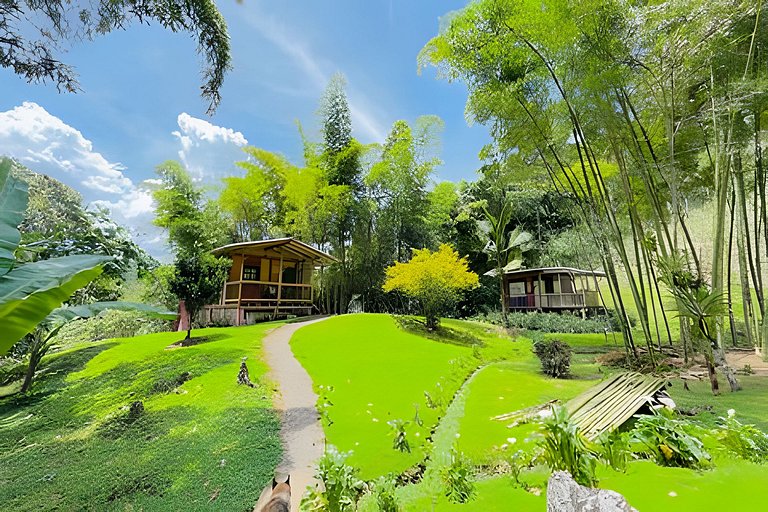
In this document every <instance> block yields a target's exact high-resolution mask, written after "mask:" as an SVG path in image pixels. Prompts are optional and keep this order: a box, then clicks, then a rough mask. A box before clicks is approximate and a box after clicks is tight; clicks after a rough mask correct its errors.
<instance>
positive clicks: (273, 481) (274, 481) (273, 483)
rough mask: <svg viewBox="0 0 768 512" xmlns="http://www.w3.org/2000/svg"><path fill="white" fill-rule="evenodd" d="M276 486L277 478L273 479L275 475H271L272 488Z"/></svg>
mask: <svg viewBox="0 0 768 512" xmlns="http://www.w3.org/2000/svg"><path fill="white" fill-rule="evenodd" d="M275 487H277V480H275V477H272V488H273V489H274V488H275Z"/></svg>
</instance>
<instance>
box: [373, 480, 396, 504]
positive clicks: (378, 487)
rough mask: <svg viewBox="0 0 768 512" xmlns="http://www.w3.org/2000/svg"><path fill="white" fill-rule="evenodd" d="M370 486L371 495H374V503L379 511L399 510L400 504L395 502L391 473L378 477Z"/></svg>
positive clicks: (393, 482) (393, 481)
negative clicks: (371, 488) (371, 489)
mask: <svg viewBox="0 0 768 512" xmlns="http://www.w3.org/2000/svg"><path fill="white" fill-rule="evenodd" d="M372 487H373V495H374V496H375V497H376V505H377V506H378V507H379V510H380V511H381V512H398V511H399V510H400V506H399V505H398V504H397V495H396V494H395V478H394V476H393V475H386V476H382V477H380V478H378V479H377V480H376V481H374V482H373V486H372Z"/></svg>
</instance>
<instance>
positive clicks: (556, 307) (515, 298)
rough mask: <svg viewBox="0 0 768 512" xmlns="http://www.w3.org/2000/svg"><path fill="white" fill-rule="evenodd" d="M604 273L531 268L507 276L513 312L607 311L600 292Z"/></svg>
mask: <svg viewBox="0 0 768 512" xmlns="http://www.w3.org/2000/svg"><path fill="white" fill-rule="evenodd" d="M603 277H605V273H604V272H600V271H592V270H580V269H577V268H568V267H547V268H530V269H522V270H511V271H508V272H505V273H504V294H505V299H506V302H507V307H508V308H509V310H510V311H581V312H586V311H588V310H605V305H604V304H603V301H602V299H601V297H600V291H599V288H598V286H599V285H598V283H599V279H600V278H603Z"/></svg>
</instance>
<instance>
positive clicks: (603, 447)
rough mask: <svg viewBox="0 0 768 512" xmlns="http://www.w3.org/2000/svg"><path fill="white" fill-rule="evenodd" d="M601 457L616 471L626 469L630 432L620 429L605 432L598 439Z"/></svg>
mask: <svg viewBox="0 0 768 512" xmlns="http://www.w3.org/2000/svg"><path fill="white" fill-rule="evenodd" d="M597 452H598V454H599V456H600V458H601V459H602V460H603V461H605V462H606V463H607V464H608V465H609V466H611V467H612V468H613V469H615V470H616V471H622V472H623V471H626V469H627V462H628V461H629V456H630V450H629V434H628V433H627V432H622V431H620V430H619V429H615V430H612V431H610V432H608V433H604V434H603V435H601V436H600V438H599V439H598V440H597Z"/></svg>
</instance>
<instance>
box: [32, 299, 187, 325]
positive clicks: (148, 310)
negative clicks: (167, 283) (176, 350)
mask: <svg viewBox="0 0 768 512" xmlns="http://www.w3.org/2000/svg"><path fill="white" fill-rule="evenodd" d="M108 309H116V310H120V311H137V312H139V313H142V314H144V315H145V316H147V317H151V318H159V319H162V320H175V319H176V317H178V313H176V312H175V311H167V310H165V309H161V308H158V307H155V306H149V305H147V304H140V303H138V302H121V301H105V302H94V303H92V304H83V305H81V306H68V307H63V308H56V309H54V310H53V311H51V314H50V315H48V317H47V318H46V321H47V322H50V323H59V322H62V323H63V322H69V321H70V320H75V319H77V318H90V317H92V316H96V315H98V314H99V313H101V312H102V311H106V310H108Z"/></svg>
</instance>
